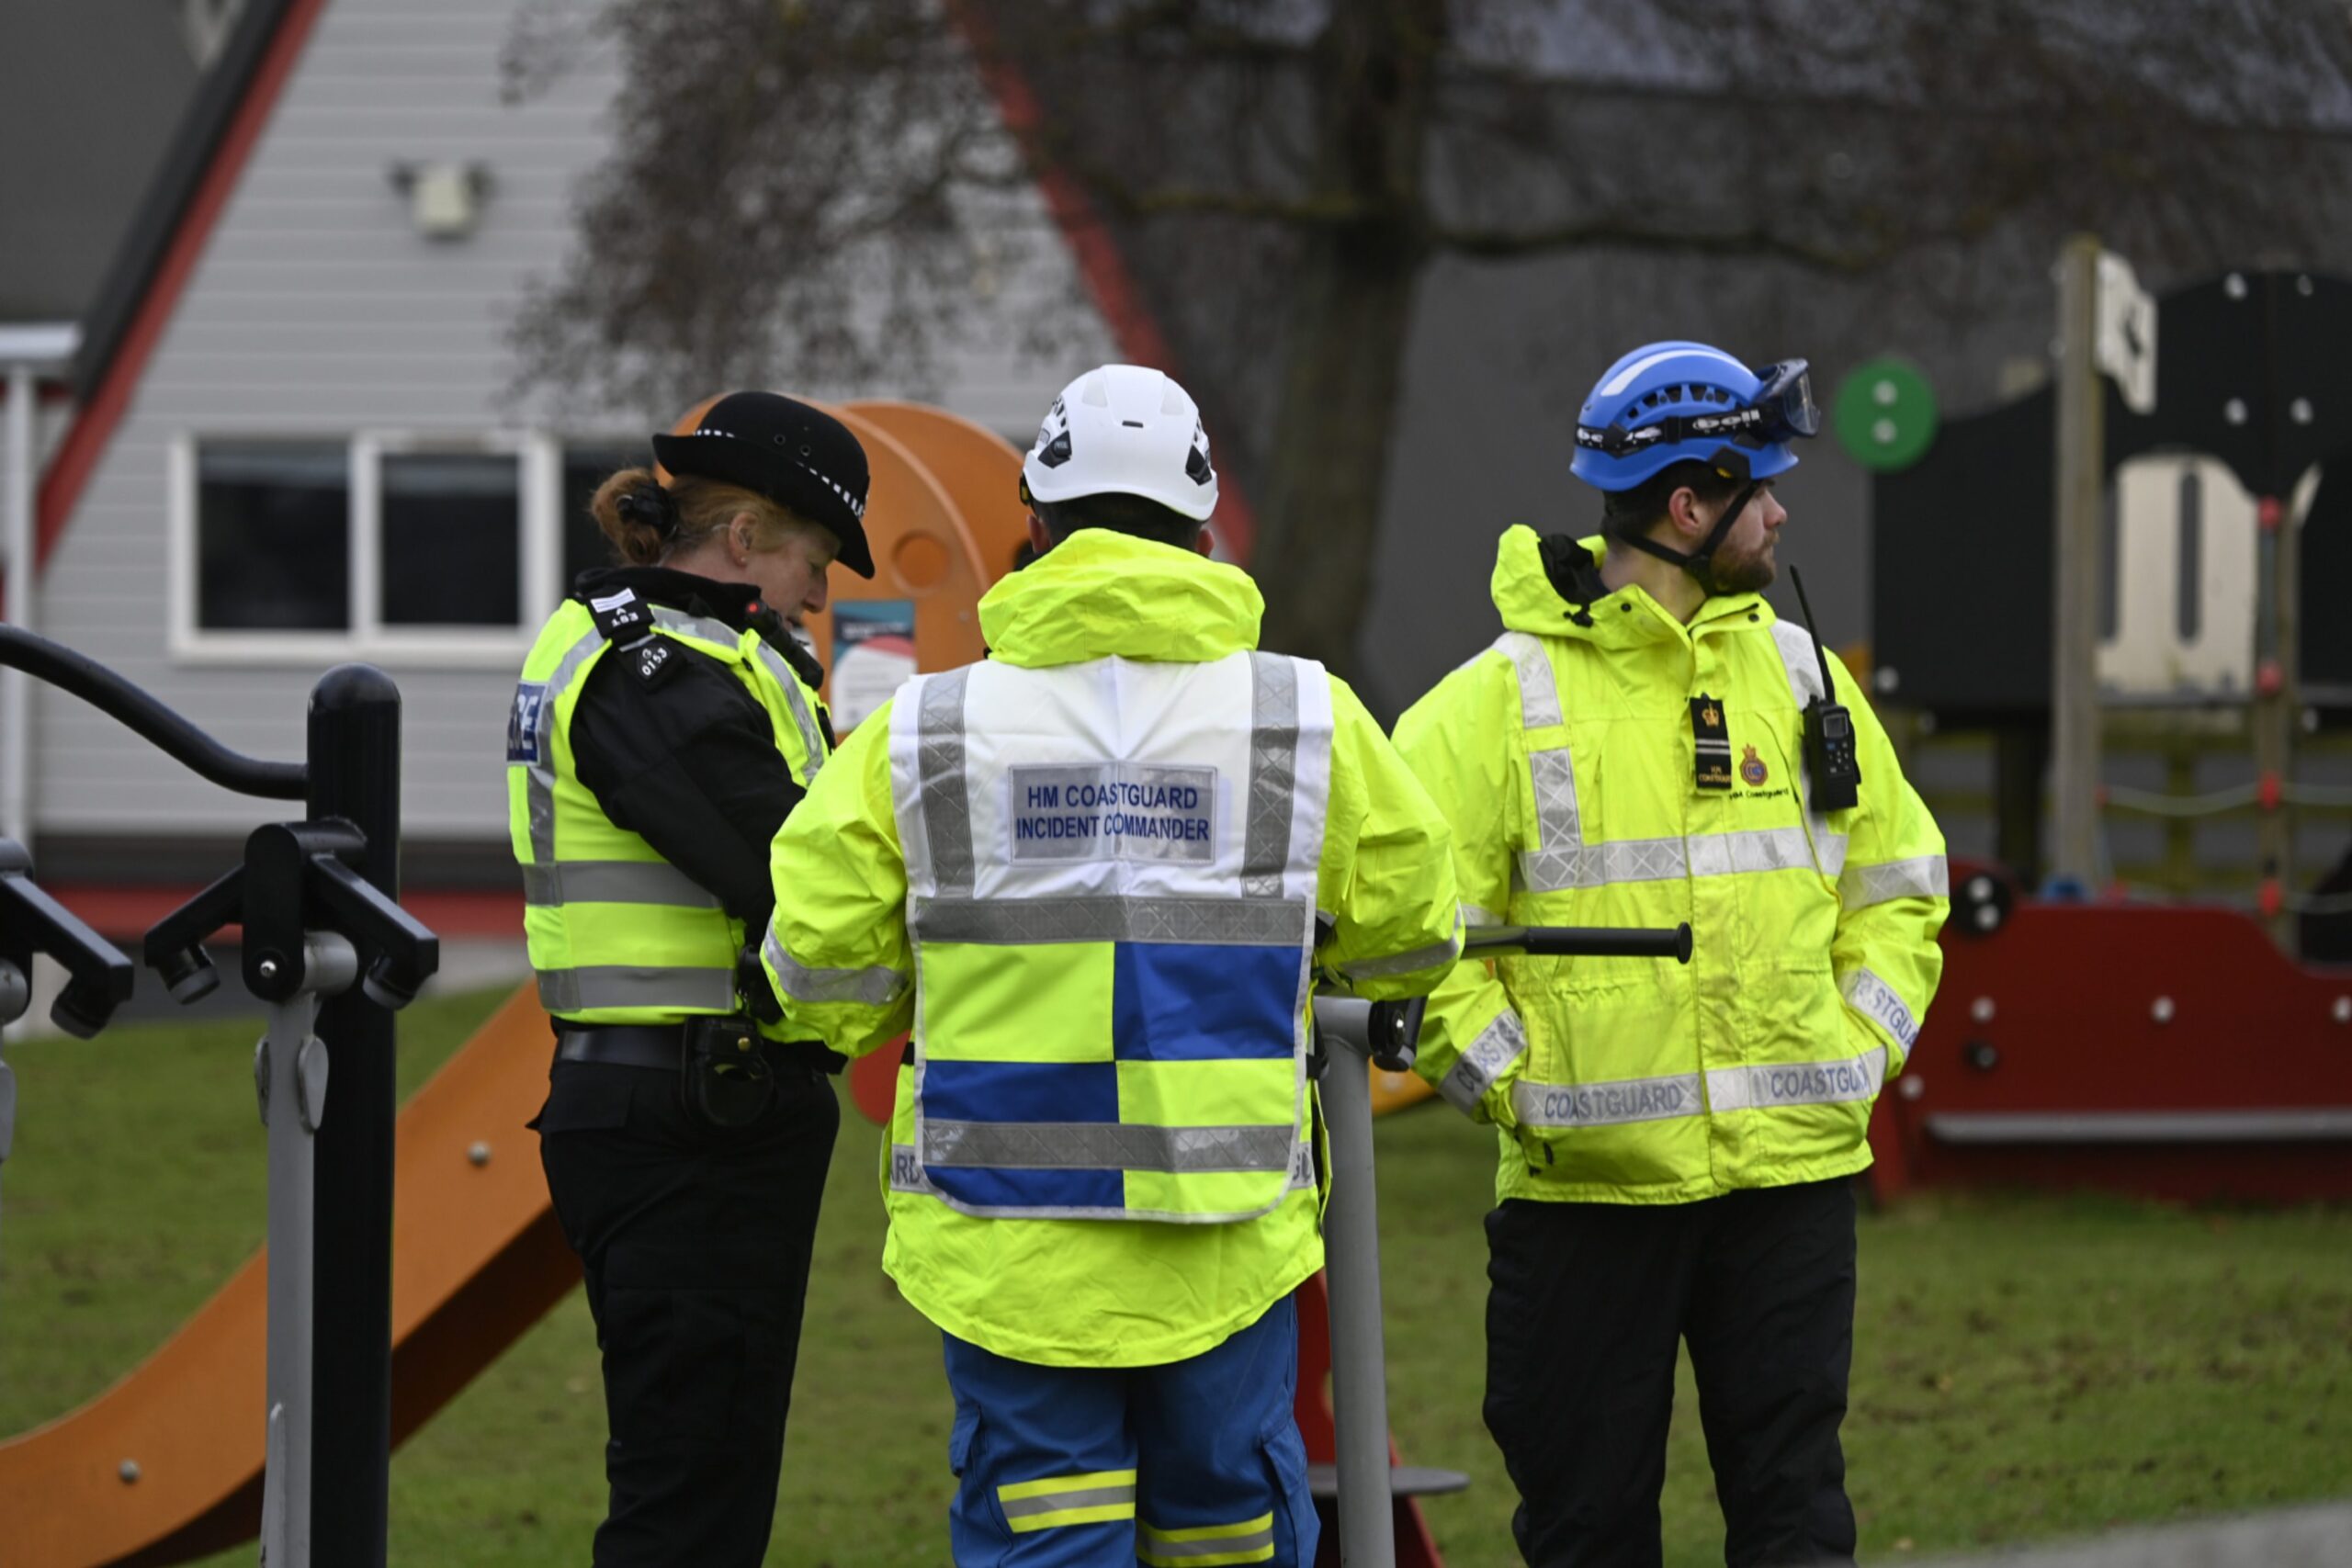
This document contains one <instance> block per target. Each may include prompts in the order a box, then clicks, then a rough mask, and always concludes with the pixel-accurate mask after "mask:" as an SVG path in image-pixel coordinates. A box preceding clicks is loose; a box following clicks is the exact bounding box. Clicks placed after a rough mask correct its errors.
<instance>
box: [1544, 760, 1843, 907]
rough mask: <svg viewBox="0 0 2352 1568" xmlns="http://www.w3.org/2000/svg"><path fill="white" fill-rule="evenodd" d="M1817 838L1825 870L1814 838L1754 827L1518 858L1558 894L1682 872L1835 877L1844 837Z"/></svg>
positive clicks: (1665, 878) (1617, 842)
mask: <svg viewBox="0 0 2352 1568" xmlns="http://www.w3.org/2000/svg"><path fill="white" fill-rule="evenodd" d="M1539 754H1540V753H1539ZM1818 841H1819V844H1820V848H1821V850H1822V852H1823V853H1824V854H1825V855H1826V857H1827V858H1828V859H1829V860H1830V861H1831V864H1830V865H1829V866H1828V867H1826V868H1822V867H1817V866H1816V865H1815V863H1814V840H1808V838H1807V837H1806V834H1805V830H1804V829H1803V828H1753V829H1745V830H1742V831H1740V832H1736V833H1693V834H1691V837H1690V838H1689V839H1687V840H1684V839H1619V840H1615V841H1614V842H1611V843H1606V844H1585V845H1582V846H1571V847H1567V848H1563V849H1554V850H1537V851H1533V852H1528V853H1523V854H1521V856H1520V857H1519V866H1520V870H1519V877H1520V881H1521V884H1522V885H1523V886H1525V887H1526V888H1527V889H1528V890H1529V891H1530V892H1532V893H1560V892H1565V891H1566V890H1567V889H1569V888H1572V887H1607V886H1611V885H1613V884H1616V883H1621V882H1670V881H1672V880H1674V879H1675V878H1676V877H1679V876H1686V875H1687V876H1729V875H1733V874H1740V873H1747V872H1759V871H1816V870H1825V871H1826V874H1832V875H1834V874H1836V873H1837V871H1838V867H1839V865H1840V864H1842V863H1843V862H1844V859H1845V854H1846V836H1845V835H1844V834H1842V833H1827V834H1824V835H1823V836H1822V838H1821V839H1820V840H1818ZM1686 845H1687V846H1688V848H1687V852H1686Z"/></svg>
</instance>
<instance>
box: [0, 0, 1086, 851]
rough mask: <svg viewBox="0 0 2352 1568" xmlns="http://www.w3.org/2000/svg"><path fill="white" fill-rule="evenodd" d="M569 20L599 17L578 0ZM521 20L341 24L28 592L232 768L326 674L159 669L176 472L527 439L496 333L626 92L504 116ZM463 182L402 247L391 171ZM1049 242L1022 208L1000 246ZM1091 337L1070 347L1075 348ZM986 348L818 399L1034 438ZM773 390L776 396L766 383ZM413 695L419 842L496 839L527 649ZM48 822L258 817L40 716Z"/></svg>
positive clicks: (1034, 402)
mask: <svg viewBox="0 0 2352 1568" xmlns="http://www.w3.org/2000/svg"><path fill="white" fill-rule="evenodd" d="M579 3H580V4H582V6H585V5H586V4H587V0H579ZM516 9H517V6H516V5H515V4H512V3H505V4H487V3H481V0H332V3H331V4H330V5H329V6H328V7H327V8H326V10H325V12H324V13H323V15H322V16H321V17H320V18H319V20H318V22H317V24H316V26H315V28H314V29H313V31H312V33H311V37H310V39H309V41H308V44H307V47H306V49H305V51H304V53H303V55H302V58H301V60H300V62H299V64H298V66H297V68H296V71H295V73H294V74H293V76H292V77H291V79H290V80H289V81H288V84H287V85H286V88H285V91H284V93H283V95H282V96H281V98H280V99H279V102H278V104H277V108H276V111H275V113H274V115H273V116H272V118H271V119H270V121H269V123H268V126H267V128H266V130H265V132H264V134H263V136H262V139H261V141H260V142H259V143H258V145H257V146H256V147H255V148H254V152H253V154H252V157H251V159H250V160H249V162H248V163H247V164H246V167H245V169H244V172H243V177H242V179H241V180H240V182H239V184H238V186H237V187H236V190H235V192H234V195H233V196H232V198H231V200H230V202H229V204H228V206H227V208H226V209H225V211H224V212H223V213H222V215H221V218H220V221H219V223H218V224H217V226H216V227H215V229H214V231H213V232H212V234H211V237H210V240H209V244H208V245H207V247H206V249H205V251H204V254H203V256H202V258H201V260H200V261H199V263H198V265H197V267H196V269H195V272H194V274H193V276H192V277H191V278H190V280H189V282H188V285H187V288H186V290H185V292H184V294H183V295H182V297H181V299H180V302H179V306H178V309H177V310H176V311H175V314H174V316H173V317H172V319H171V321H170V323H169V325H168V327H167V329H166V330H165V332H164V335H163V337H162V339H161V341H160V343H159V344H158V345H157V347H156V350H155V352H154V354H153V356H152V358H151V359H150V361H149V362H148V366H147V368H146V371H145V374H144V376H143V378H141V381H140V383H139V385H138V387H137V389H136V391H135V392H134V394H133V396H132V399H131V400H130V406H129V408H128V410H127V412H126V413H125V414H124V417H123V418H122V420H121V423H119V426H118V428H117V429H116V432H115V434H114V436H113V439H112V441H111V442H110V444H109V445H108V446H107V449H106V451H105V453H104V455H103V456H102V457H101V458H100V460H99V463H98V466H97V468H96V471H95V473H94V474H93V476H92V479H91V481H90V483H89V484H88V486H87V488H86V489H85V491H84V493H83V495H82V498H81V501H80V503H79V505H78V506H77V507H76V509H75V511H74V515H73V517H72V518H71V520H70V522H69V525H68V527H67V531H66V533H65V535H64V536H63V538H62V541H61V543H60V545H59V547H58V548H57V550H56V552H55V554H54V555H53V556H52V557H51V561H50V566H49V570H48V572H47V574H46V578H45V581H44V583H43V602H44V612H45V618H46V629H47V630H48V631H49V632H50V633H51V635H52V636H54V637H58V638H59V639H61V640H62V641H64V642H66V643H69V644H71V645H72V646H73V647H74V648H77V649H81V650H83V651H84V652H85V653H88V654H90V655H91V656H93V657H95V658H96V659H99V660H104V661H105V662H107V664H110V665H112V666H113V667H114V668H116V669H117V670H119V671H122V672H123V673H124V674H125V675H127V676H129V677H130V679H132V680H134V681H136V682H140V683H141V684H142V685H144V686H146V687H147V688H148V689H149V690H150V691H152V692H153V693H154V694H156V695H158V696H159V697H161V698H163V699H164V701H165V702H168V703H170V704H172V705H175V707H178V708H179V709H181V710H182V711H184V712H186V713H187V715H188V716H190V717H191V718H193V719H194V720H195V721H196V722H197V723H198V724H199V725H202V726H203V727H205V728H208V729H209V730H211V731H212V732H213V733H214V734H216V735H218V736H220V738H221V739H223V740H225V741H226V742H228V743H229V744H231V745H232V746H235V747H237V748H239V749H241V750H247V751H249V752H252V753H254V754H258V755H262V756H268V757H294V756H299V755H300V751H301V748H302V741H303V704H304V697H305V694H306V693H307V692H308V690H309V688H310V686H311V682H312V681H313V680H315V679H316V677H317V675H318V674H319V672H320V671H321V669H322V668H323V666H324V664H325V663H327V662H331V661H332V660H319V659H310V660H298V661H294V662H288V663H266V664H254V663H223V662H220V661H218V660H210V661H208V660H196V659H187V658H175V656H174V654H173V652H172V649H171V647H170V645H169V642H168V639H167V637H166V633H165V626H166V623H167V619H168V609H169V599H168V595H169V593H170V592H171V582H170V577H169V572H168V570H166V566H165V547H166V536H167V526H168V515H169V483H170V471H169V470H170V454H171V451H172V448H173V446H174V443H175V442H176V441H179V440H183V439H185V438H187V437H190V436H207V435H209V436H231V435H239V434H244V435H274V436H291V435H317V436H325V437H344V436H347V435H349V434H352V433H353V432H356V431H360V430H370V429H379V430H394V431H401V432H407V433H413V434H421V435H426V436H431V435H435V434H456V435H467V434H477V433H480V432H481V431H484V430H487V429H490V428H492V427H506V428H513V427H515V426H519V425H523V424H525V423H529V422H530V421H531V420H532V418H533V416H534V415H535V414H536V413H537V412H541V411H539V410H537V409H535V408H534V407H531V406H527V405H526V406H521V407H518V406H516V405H515V404H514V403H513V402H512V401H511V400H510V398H509V396H508V393H507V389H508V388H509V386H510V385H511V383H512V381H513V378H514V371H515V366H514V364H513V362H512V358H511V355H510V354H509V352H508V350H507V347H506V344H505V339H504V332H505V328H506V326H507V323H508V321H510V320H511V317H512V314H513V312H514V310H515V307H516V304H517V301H518V299H519V298H520V296H521V292H522V290H523V288H524V287H525V285H526V280H527V279H529V278H531V277H533V276H547V275H548V274H551V273H552V272H553V271H554V270H555V269H556V267H557V266H558V265H560V261H561V259H562V257H563V255H564V254H565V252H566V250H567V247H568V246H569V244H570V243H571V231H570V228H569V221H570V213H571V208H570V197H571V188H572V186H573V184H574V181H575V180H576V179H577V178H578V176H579V175H581V174H582V172H583V171H584V170H586V169H587V168H588V167H589V166H590V165H591V164H593V163H594V161H595V160H596V159H597V157H598V156H599V155H600V154H601V152H602V151H603V148H604V145H605V134H606V126H607V124H608V119H607V116H608V113H609V105H610V103H611V100H612V98H613V94H614V89H615V87H616V74H615V73H614V71H613V70H612V68H611V66H610V65H609V63H598V62H593V61H592V62H589V63H587V64H586V65H584V66H583V67H582V69H580V70H579V71H577V72H575V73H573V74H571V76H569V77H567V78H566V79H565V80H563V81H562V82H561V83H560V85H557V86H556V87H554V88H553V89H552V90H551V91H549V92H548V93H547V94H546V95H544V96H535V97H533V98H532V99H530V100H529V101H528V102H527V103H526V104H523V105H520V106H512V105H506V104H503V103H502V102H501V100H500V95H499V85H500V84H499V74H498V56H499V50H500V46H501V44H502V43H503V41H504V39H506V36H507V32H508V29H509V27H510V25H511V22H512V18H513V16H514V14H515V10H516ZM439 159H451V160H463V161H473V162H479V163H481V164H483V165H484V166H485V168H486V169H487V171H488V174H489V175H490V179H491V182H492V184H491V189H490V193H489V195H488V197H487V198H486V199H485V201H484V203H483V206H482V209H481V223H480V227H479V228H478V230H477V231H475V232H474V233H473V234H472V235H471V237H469V238H468V239H465V240H462V241H458V242H443V243H435V242H432V241H428V240H426V239H424V238H421V237H419V236H418V235H417V234H416V233H415V232H414V231H413V228H412V225H411V222H410V219H409V214H408V209H407V206H406V202H405V198H404V197H402V196H401V193H400V192H399V191H398V190H397V189H395V188H394V186H393V184H392V182H391V180H390V173H389V171H390V168H391V166H392V165H393V164H396V163H402V162H407V163H415V162H421V161H428V160H439ZM1007 221H1022V222H1027V223H1030V224H1035V225H1043V223H1044V221H1045V220H1044V219H1043V216H1042V213H1041V211H1040V210H1039V209H1037V207H1036V204H1035V203H1034V202H1032V203H1029V204H1026V205H1025V206H1024V207H1023V208H1021V209H1020V210H1018V211H1016V212H1015V213H1014V214H1013V215H1012V216H1011V217H1009V218H1008V219H1007ZM1038 250H1039V253H1040V255H1041V260H1040V263H1039V267H1040V271H1041V275H1040V276H1024V277H1023V278H1019V279H1014V280H1010V281H1008V284H1007V286H1006V288H1004V289H1003V290H1002V292H1001V295H1000V297H999V299H998V301H997V304H998V306H999V308H1000V309H1001V310H1002V312H1003V313H1004V315H1005V318H1006V320H1007V321H1013V320H1015V319H1016V318H1017V317H1018V315H1019V312H1020V310H1022V308H1023V305H1024V303H1025V302H1026V301H1028V300H1029V299H1031V298H1033V297H1035V296H1036V295H1037V294H1039V293H1041V292H1044V291H1057V292H1058V293H1059V294H1061V295H1069V294H1070V293H1071V292H1072V291H1073V290H1072V286H1071V284H1070V282H1069V278H1068V276H1066V275H1063V276H1056V275H1054V272H1053V268H1054V267H1055V266H1057V265H1058V266H1062V267H1064V268H1066V265H1067V263H1066V257H1065V256H1064V254H1063V253H1062V252H1061V251H1060V250H1059V249H1058V247H1039V248H1038ZM1081 335H1083V334H1081ZM1014 336H1015V329H1014V328H1013V327H1011V326H1008V327H1007V328H1006V329H1005V330H1003V331H1001V332H995V331H991V330H989V327H988V323H987V322H986V321H982V322H981V323H980V328H979V330H978V331H977V332H976V333H974V336H973V340H972V341H971V342H970V343H968V344H965V345H964V346H963V347H961V348H960V349H958V350H957V351H956V352H955V353H953V354H951V355H947V356H946V357H945V358H944V361H943V363H942V364H941V365H940V367H938V374H937V375H936V376H934V377H932V378H927V380H926V383H925V384H923V385H920V386H917V385H905V386H901V385H891V384H878V385H874V386H869V387H864V388H857V389H830V390H835V391H854V392H857V393H860V394H863V395H867V396H900V395H915V394H927V395H931V396H934V397H936V398H937V400H940V401H943V402H944V403H945V404H946V405H947V406H949V407H951V408H953V409H955V410H956V411H957V412H962V413H965V414H967V415H969V416H971V417H973V418H975V419H978V420H979V421H981V422H982V423H986V424H988V425H989V426H990V427H991V428H994V429H998V430H1001V431H1006V432H1019V431H1023V430H1026V429H1034V427H1035V422H1036V420H1037V418H1038V416H1039V414H1040V413H1041V412H1042V411H1043V409H1044V406H1045V404H1046V401H1047V400H1050V398H1051V395H1052V393H1053V391H1054V390H1055V389H1057V388H1058V387H1059V385H1060V382H1061V379H1062V377H1061V375H1059V374H1058V373H1057V371H1058V367H1043V366H1035V365H1032V364H1029V363H1027V362H1026V361H1024V360H1023V359H1022V358H1021V357H1020V355H1018V354H1016V353H1015V352H1014V351H1013V350H1012V347H1011V346H1010V345H1011V344H1012V341H1013V338H1014ZM776 380H777V383H778V384H779V385H788V384H789V380H790V378H789V375H788V372H786V370H784V369H783V368H782V367H780V369H779V374H778V376H777V378H776ZM675 412H677V411H674V410H658V411H646V410H638V409H606V410H603V411H601V412H595V411H591V412H589V413H587V414H585V415H582V414H580V413H578V412H576V411H574V412H572V413H571V417H570V419H569V422H568V426H567V428H569V429H571V430H572V431H574V432H576V433H579V434H611V433H641V432H643V431H645V430H647V429H649V428H652V427H655V426H666V425H667V424H668V423H669V421H670V420H671V418H673V416H674V414H675ZM379 662H382V663H383V664H384V665H385V667H386V668H387V669H388V670H390V672H391V673H392V674H393V675H394V677H395V678H396V679H398V681H399V682H400V683H401V690H402V694H403V697H404V701H405V712H406V720H407V727H406V773H405V778H404V781H403V790H404V794H405V806H406V814H407V819H408V831H409V833H410V834H412V835H413V836H424V837H431V838H442V839H477V840H497V839H499V838H501V837H503V834H504V832H505V830H506V829H505V809H506V808H505V785H504V780H503V753H502V750H501V748H500V745H499V739H500V737H501V736H502V735H503V723H504V715H505V710H506V706H507V705H508V702H509V700H510V698H511V695H512V693H513V682H514V671H515V668H516V667H517V666H518V665H519V662H520V651H519V649H517V651H516V654H515V658H514V659H511V660H505V659H491V660H480V661H477V662H476V664H475V665H474V666H472V667H468V668H459V669H449V668H432V667H427V666H426V664H425V663H424V662H422V661H414V660H412V661H402V660H397V659H386V660H379ZM36 723H37V725H38V726H39V729H38V734H39V737H40V741H39V747H38V751H39V763H38V773H37V777H36V780H35V792H36V793H35V811H36V821H37V823H38V825H39V827H40V829H41V830H42V831H43V832H45V833H52V834H74V835H83V834H120V835H138V836H156V835H166V836H168V835H173V834H182V833H204V834H209V833H218V832H222V831H233V830H240V829H243V828H244V827H246V826H248V825H250V824H251V823H252V822H253V821H254V820H255V818H256V808H257V804H258V803H254V802H249V801H245V800H243V799H242V798H240V797H238V796H235V795H230V794H229V793H227V792H225V791H222V790H219V789H216V788H214V787H213V786H211V785H209V784H203V783H202V782H200V781H198V780H196V779H195V778H193V777H192V776H190V775H187V774H184V773H180V772H179V771H178V770H177V769H175V767H173V766H172V765H171V764H169V763H167V762H164V761H160V760H159V759H158V758H157V756H156V755H155V753H154V752H153V750H151V749H150V748H149V747H147V746H146V745H145V744H144V743H142V742H141V741H139V740H137V739H133V738H132V737H130V735H129V734H128V733H127V732H125V731H123V730H122V729H121V728H119V727H118V726H116V725H114V724H112V723H111V722H110V721H108V720H105V719H103V718H100V717H98V716H96V715H95V714H93V713H91V712H90V711H89V710H87V709H85V708H84V707H82V706H81V705H79V704H77V703H74V702H73V701H71V700H70V699H62V698H59V697H57V696H55V695H54V694H44V695H43V697H42V699H41V701H40V704H39V706H38V708H37V710H36Z"/></svg>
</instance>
